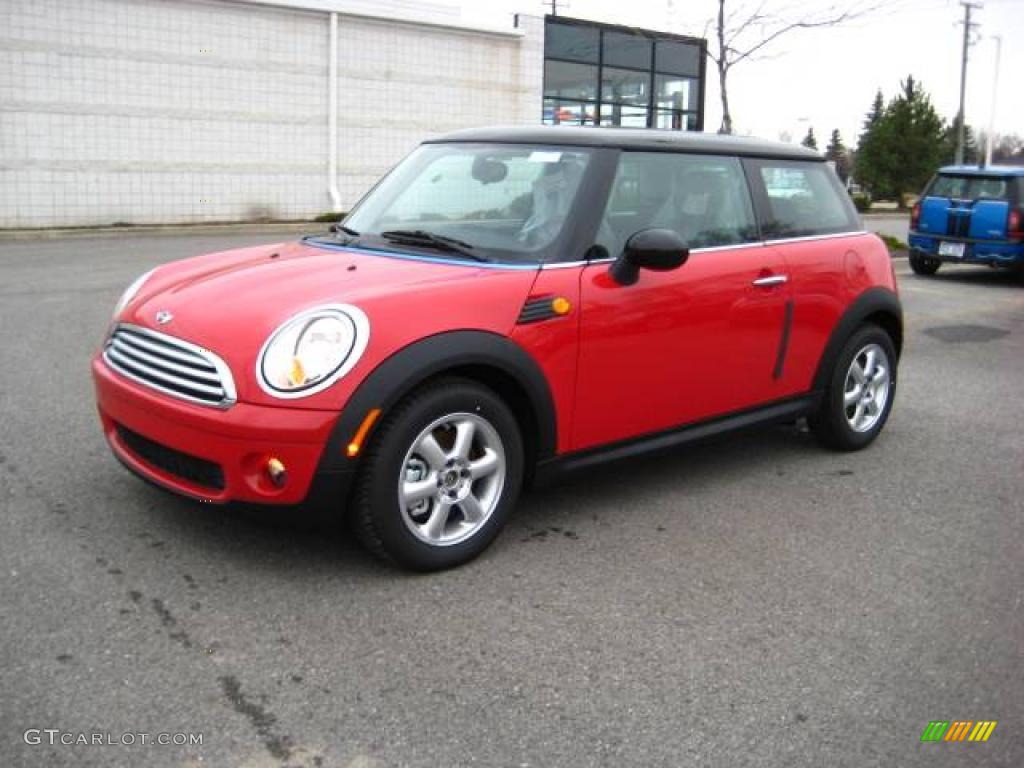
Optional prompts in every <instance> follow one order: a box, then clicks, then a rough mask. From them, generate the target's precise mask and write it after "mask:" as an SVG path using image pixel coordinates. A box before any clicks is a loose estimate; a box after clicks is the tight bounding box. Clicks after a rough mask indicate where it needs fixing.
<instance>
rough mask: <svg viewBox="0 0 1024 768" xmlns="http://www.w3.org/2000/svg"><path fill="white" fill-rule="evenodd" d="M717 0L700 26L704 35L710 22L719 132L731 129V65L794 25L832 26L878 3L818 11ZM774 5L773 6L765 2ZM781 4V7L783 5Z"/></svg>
mask: <svg viewBox="0 0 1024 768" xmlns="http://www.w3.org/2000/svg"><path fill="white" fill-rule="evenodd" d="M726 5H727V3H726V0H718V16H717V17H716V18H715V19H712V20H709V21H708V23H707V24H706V25H705V27H704V37H707V36H708V30H709V29H710V28H711V26H712V25H714V30H715V40H714V43H713V45H712V46H711V48H710V49H709V50H708V55H709V56H710V57H711V60H712V61H713V62H714V63H715V67H716V68H717V70H718V85H719V90H720V92H721V95H722V127H721V128H720V129H719V131H718V132H719V133H732V112H731V111H730V109H729V87H728V79H729V73H730V72H731V71H732V69H733V67H735V66H736V65H737V64H740V63H742V62H744V61H747V60H748V59H752V58H756V57H758V56H761V55H763V54H764V51H765V49H766V48H768V47H769V46H770V45H772V43H774V42H775V41H776V40H778V39H779V38H780V37H782V36H783V35H786V34H788V33H790V32H794V31H796V30H798V29H816V28H818V27H835V26H837V25H839V24H843V23H844V22H847V21H851V20H853V19H856V18H860V17H861V16H865V15H867V14H868V13H871V12H872V11H875V10H877V9H878V8H879V7H881V3H869V2H865V0H853V2H849V3H835V4H829V5H827V6H825V7H823V8H822V9H820V10H818V11H813V12H808V11H807V10H806V4H802V5H803V6H804V7H803V8H801V6H800V5H796V6H794V5H788V4H785V3H779V2H775V3H771V2H770V1H769V0H758V2H756V3H743V2H738V3H735V4H734V3H733V2H731V0H730V2H729V3H728V5H729V6H730V7H731V10H728V11H727V10H726ZM771 5H774V6H775V7H774V8H769V6H771ZM784 6H785V7H784Z"/></svg>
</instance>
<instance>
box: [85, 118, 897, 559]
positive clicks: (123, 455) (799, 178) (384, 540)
mask: <svg viewBox="0 0 1024 768" xmlns="http://www.w3.org/2000/svg"><path fill="white" fill-rule="evenodd" d="M902 337H903V332H902V312H901V309H900V303H899V300H898V297H897V291H896V282H895V278H894V275H893V270H892V266H891V263H890V260H889V254H888V252H887V250H886V248H885V246H884V245H883V244H882V242H881V241H880V240H879V239H878V238H877V237H875V236H874V235H872V234H869V233H866V232H864V231H863V230H862V229H861V225H860V222H859V220H858V217H857V214H856V212H855V211H854V209H853V207H852V206H851V205H850V202H849V200H848V198H847V196H846V194H845V192H844V191H843V188H842V187H841V186H840V184H839V183H838V181H837V180H836V177H835V176H834V174H833V173H832V171H831V169H830V168H829V166H828V165H826V164H825V163H824V162H823V160H822V158H821V157H820V156H819V155H817V154H816V153H813V152H811V151H810V150H805V149H803V148H797V147H792V146H789V145H784V144H775V143H766V142H760V141H752V140H741V139H734V138H730V137H720V136H704V135H695V134H685V133H684V134H677V133H663V132H652V131H635V130H614V129H610V130H604V129H595V128H564V127H562V128H559V127H552V128H516V129H482V130H471V131H462V132H458V133H454V134H451V135H448V136H445V137H443V138H440V139H436V140H433V141H429V142H426V143H424V144H423V145H422V146H420V147H419V148H418V149H416V150H415V151H414V152H413V153H412V154H411V155H409V157H408V158H406V159H405V160H404V161H403V162H402V163H401V164H399V165H398V166H397V167H396V168H395V169H394V170H393V171H391V173H389V174H388V175H387V176H386V177H385V178H384V179H383V180H382V181H381V182H380V183H379V184H377V186H375V187H374V188H373V190H372V191H371V192H370V193H369V194H368V195H367V196H366V197H365V198H364V199H363V200H362V201H361V202H360V203H359V204H358V205H357V206H356V207H355V209H354V210H353V211H352V212H351V214H350V215H349V216H348V217H347V218H346V219H345V220H344V223H343V224H340V225H337V226H335V227H334V228H333V232H332V233H331V234H330V235H327V236H313V237H306V238H304V239H302V240H301V241H300V242H295V243H288V244H278V245H269V246H259V247H254V248H244V249H241V250H236V251H228V252H225V253H216V254H210V255H206V256H198V257H196V258H192V259H186V260H184V261H178V262H174V263H171V264H164V265H162V266H160V267H157V268H156V269H154V270H152V271H150V272H148V273H146V274H145V275H143V276H142V277H140V278H139V279H138V280H136V281H135V282H134V283H133V284H132V285H131V286H129V288H128V289H127V290H126V291H125V293H124V295H123V296H122V298H121V300H120V302H119V303H118V305H117V308H116V310H115V312H114V322H113V324H112V325H111V328H110V332H109V337H108V338H107V340H106V342H105V344H104V346H103V349H102V351H101V352H100V353H99V354H98V356H97V357H96V359H95V361H94V363H93V375H94V377H95V383H96V393H97V399H98V404H99V410H100V416H101V419H102V422H103V429H104V431H105V432H106V435H107V438H108V439H109V441H110V445H111V447H112V449H113V451H114V453H115V455H116V456H117V458H118V459H120V460H121V461H122V462H123V463H124V464H125V465H127V466H128V468H130V469H131V470H133V471H135V472H136V473H138V474H140V475H142V476H143V477H144V478H146V479H148V480H151V481H153V482H155V483H157V484H158V485H161V486H163V487H165V488H167V489H170V490H172V491H176V492H178V493H181V494H184V495H186V496H191V497H193V498H196V499H202V500H204V501H207V502H215V503H221V502H229V501H238V502H246V503H253V502H255V503H262V504H279V505H285V504H297V503H300V502H306V501H312V500H313V499H314V498H317V499H327V500H328V502H329V503H330V504H332V505H333V507H334V508H335V509H337V510H339V511H341V510H345V511H347V514H348V515H349V517H350V519H351V522H352V523H353V526H354V528H355V530H356V531H357V533H358V535H359V537H360V538H361V540H362V541H363V542H364V543H365V545H366V546H367V547H369V548H370V549H371V550H373V551H374V552H375V553H377V554H378V555H381V556H383V557H385V558H387V559H390V560H391V561H393V562H396V563H399V564H400V565H402V566H406V567H409V568H416V569H436V568H444V567H448V566H452V565H456V564H459V563H462V562H465V561H467V560H469V559H470V558H472V557H474V556H476V555H477V554H479V553H480V552H481V551H483V550H484V548H486V547H487V546H488V544H490V542H491V541H492V540H493V539H494V538H495V536H497V534H498V532H499V531H500V530H501V528H502V526H503V525H504V523H505V521H506V519H507V517H508V515H509V513H510V511H511V510H512V508H513V507H514V506H515V503H516V498H517V496H518V494H519V491H520V489H521V488H522V487H523V485H524V484H525V483H527V482H529V481H532V480H536V479H537V478H539V477H543V476H549V475H551V474H552V473H555V472H558V471H561V470H566V469H572V468H578V467H583V466H587V465H592V464H594V463H596V462H600V461H604V460H607V459H614V458H618V457H622V456H629V455H633V454H637V453H640V452H643V451H649V450H656V449H661V448H665V447H667V446H671V445H676V444H679V443H684V442H687V441H690V440H694V439H699V438H703V437H707V436H709V435H713V434H718V433H721V432H725V431H727V430H732V429H736V428H740V427H748V426H751V425H754V424H762V423H772V422H790V421H794V420H796V419H798V418H801V417H806V418H807V420H808V423H809V424H810V427H811V429H812V430H813V432H814V433H815V434H816V435H817V436H818V437H819V438H820V439H821V441H822V442H823V443H825V444H826V445H828V446H830V447H832V448H837V449H841V450H856V449H859V448H863V447H864V446H866V445H867V444H868V443H870V442H871V441H872V440H874V438H875V437H876V436H877V435H878V433H879V431H881V429H882V427H883V425H884V424H885V422H886V419H887V417H888V415H889V411H890V409H891V408H892V403H893V396H894V394H895V386H896V365H897V361H898V358H899V354H900V347H901V342H902Z"/></svg>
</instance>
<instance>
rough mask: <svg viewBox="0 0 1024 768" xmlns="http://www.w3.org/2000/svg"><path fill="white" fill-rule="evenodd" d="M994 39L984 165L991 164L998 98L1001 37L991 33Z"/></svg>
mask: <svg viewBox="0 0 1024 768" xmlns="http://www.w3.org/2000/svg"><path fill="white" fill-rule="evenodd" d="M992 39H993V40H995V41H996V71H995V75H993V77H992V106H991V108H990V111H989V113H988V135H986V136H985V165H992V139H993V132H994V131H995V129H996V102H997V101H998V99H999V59H1000V57H1001V56H1002V53H1003V38H1002V37H1000V36H999V35H992Z"/></svg>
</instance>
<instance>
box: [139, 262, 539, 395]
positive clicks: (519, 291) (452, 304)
mask: <svg viewBox="0 0 1024 768" xmlns="http://www.w3.org/2000/svg"><path fill="white" fill-rule="evenodd" d="M535 277H536V270H533V269H501V268H493V267H488V266H485V265H481V266H479V267H478V266H475V265H472V264H461V263H449V262H440V261H427V260H420V259H416V258H402V257H400V256H390V255H387V254H377V253H373V254H371V253H367V252H365V251H359V250H349V249H343V248H321V247H317V246H314V245H309V244H306V243H302V242H295V243H278V244H275V245H261V246H256V247H253V248H242V249H239V250H234V251H224V252H221V253H211V254H207V255H204V256H197V257H195V258H191V259H184V260H182V261H176V262H172V263H170V264H165V265H164V266H161V267H160V268H158V269H157V270H156V271H155V272H154V273H153V275H152V276H151V277H150V278H149V280H147V281H146V283H145V284H144V285H143V287H142V289H141V290H140V291H139V295H138V296H137V297H136V298H135V299H134V300H133V301H132V302H130V303H129V305H128V307H127V308H126V309H125V310H124V311H123V312H122V313H121V316H120V318H119V319H120V320H123V321H125V322H131V323H135V324H136V325H140V326H144V327H147V328H153V329H155V330H159V331H160V332H162V333H167V334H171V335H172V336H176V337H178V338H181V339H185V340H187V341H190V342H192V343H194V344H198V345H200V346H203V347H205V348H207V349H210V350H211V351H213V352H215V353H216V354H218V355H219V356H220V357H222V358H223V359H224V361H225V362H226V363H227V364H228V366H229V367H230V368H231V372H232V374H233V375H234V377H235V385H236V387H237V389H238V398H239V399H240V400H243V401H248V402H259V403H264V404H274V405H287V406H288V407H292V408H294V407H306V408H331V409H336V408H339V407H340V406H341V405H342V404H343V403H344V401H345V400H346V399H347V398H348V396H349V394H351V391H352V390H353V389H354V388H355V386H356V385H357V384H358V383H359V381H361V380H362V379H363V378H364V377H365V376H366V375H367V374H368V373H369V372H370V371H371V370H373V368H374V367H376V366H377V365H378V364H379V363H380V362H382V361H383V360H384V359H386V358H387V357H389V356H390V355H391V354H393V353H394V352H396V351H397V350H399V349H401V348H402V347H404V346H407V345H408V344H410V343H412V342H414V341H416V340H417V339H420V338H423V337H426V336H431V335H433V334H436V333H440V332H442V331H448V330H456V329H478V330H485V331H491V332H493V333H499V334H502V335H507V334H508V333H509V332H510V331H511V329H512V327H513V326H514V325H515V322H516V318H517V317H518V315H519V311H520V309H521V308H522V306H523V302H524V301H525V300H526V297H527V295H528V293H529V290H530V287H531V285H532V284H533V281H534V278H535ZM337 303H345V304H354V305H356V306H358V307H359V308H360V309H362V310H363V311H364V312H365V313H366V315H367V317H368V318H369V320H370V342H369V345H368V347H367V350H366V352H365V353H364V355H363V358H362V359H361V360H360V362H359V364H358V365H357V366H356V367H355V369H353V371H352V372H351V373H349V374H347V375H346V376H345V377H344V378H343V379H342V380H341V381H340V382H338V384H336V385H335V386H333V387H330V388H329V389H327V390H326V391H324V392H322V393H320V394H318V395H313V396H311V397H309V398H307V399H301V400H289V401H287V402H285V401H281V400H275V399H274V398H271V397H269V396H268V395H266V394H265V393H264V392H263V391H262V390H261V389H260V387H259V386H258V384H257V383H256V379H255V367H256V359H257V357H258V355H259V351H260V348H261V347H262V345H263V343H264V342H265V341H266V339H267V337H268V336H269V335H270V334H271V333H272V332H273V331H274V329H276V328H277V327H278V326H279V325H280V324H281V323H283V322H284V321H285V320H287V319H288V318H290V317H291V316H292V315H294V314H296V313H298V312H301V311H302V310H304V309H308V308H310V307H315V306H317V305H320V304H337ZM162 310H166V311H169V312H170V313H171V314H172V315H173V319H172V320H171V321H170V322H168V323H167V324H165V325H158V324H157V323H156V321H155V316H156V313H157V312H159V311H162Z"/></svg>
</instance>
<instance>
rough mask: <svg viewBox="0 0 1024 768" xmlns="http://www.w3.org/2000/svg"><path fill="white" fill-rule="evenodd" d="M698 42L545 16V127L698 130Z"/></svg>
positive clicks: (701, 57)
mask: <svg viewBox="0 0 1024 768" xmlns="http://www.w3.org/2000/svg"><path fill="white" fill-rule="evenodd" d="M706 51H707V43H706V41H704V40H701V39H698V38H691V37H681V36H679V35H669V34H665V33H661V32H650V31H647V30H641V29H632V28H628V27H617V26H612V25H608V24H597V23H594V22H589V21H581V20H579V19H567V18H565V17H563V16H548V17H547V19H546V26H545V38H544V106H543V112H542V120H543V122H544V123H546V124H549V125H552V124H563V125H565V124H568V125H612V126H620V127H628V128H661V129H664V130H674V131H700V130H703V128H704V81H705V61H706Z"/></svg>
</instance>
